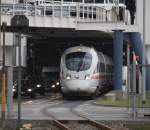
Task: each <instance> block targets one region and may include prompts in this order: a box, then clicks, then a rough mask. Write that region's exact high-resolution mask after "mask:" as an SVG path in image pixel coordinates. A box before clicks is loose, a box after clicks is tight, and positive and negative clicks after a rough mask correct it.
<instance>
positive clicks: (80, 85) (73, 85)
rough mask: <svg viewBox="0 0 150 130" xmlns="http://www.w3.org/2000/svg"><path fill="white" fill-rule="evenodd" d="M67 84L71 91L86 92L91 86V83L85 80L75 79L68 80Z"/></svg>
mask: <svg viewBox="0 0 150 130" xmlns="http://www.w3.org/2000/svg"><path fill="white" fill-rule="evenodd" d="M65 86H66V87H67V89H68V90H69V91H74V92H75V91H76V92H85V91H87V89H88V88H89V87H90V83H89V82H87V81H83V80H81V81H80V82H79V81H78V82H77V81H76V80H73V81H70V82H67V83H66V85H65Z"/></svg>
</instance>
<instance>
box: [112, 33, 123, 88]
mask: <svg viewBox="0 0 150 130" xmlns="http://www.w3.org/2000/svg"><path fill="white" fill-rule="evenodd" d="M113 51H114V52H113V53H114V58H113V61H114V90H122V66H123V32H122V31H118V30H116V31H114V50H113Z"/></svg>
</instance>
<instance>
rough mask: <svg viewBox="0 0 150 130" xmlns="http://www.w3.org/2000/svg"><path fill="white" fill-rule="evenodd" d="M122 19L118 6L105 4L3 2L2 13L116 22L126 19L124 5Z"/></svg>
mask: <svg viewBox="0 0 150 130" xmlns="http://www.w3.org/2000/svg"><path fill="white" fill-rule="evenodd" d="M122 9H123V11H122V19H118V14H117V13H116V7H115V6H113V7H112V8H111V9H106V8H104V7H103V6H98V5H96V4H95V5H92V4H88V3H85V4H83V3H79V2H75V3H73V4H57V3H51V4H48V5H47V4H43V5H32V4H21V3H20V4H19V3H14V4H2V5H1V11H2V14H5V15H7V14H10V15H22V14H24V15H27V16H51V17H74V18H76V19H77V20H84V21H85V20H87V21H100V22H115V21H117V20H118V21H124V20H125V19H124V18H125V16H124V14H125V13H124V12H125V8H124V7H122Z"/></svg>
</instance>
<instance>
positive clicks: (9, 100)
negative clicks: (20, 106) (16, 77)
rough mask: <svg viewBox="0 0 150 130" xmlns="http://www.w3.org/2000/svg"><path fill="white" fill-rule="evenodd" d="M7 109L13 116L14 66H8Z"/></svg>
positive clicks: (9, 114)
mask: <svg viewBox="0 0 150 130" xmlns="http://www.w3.org/2000/svg"><path fill="white" fill-rule="evenodd" d="M7 111H8V116H9V117H11V116H13V67H8V68H7Z"/></svg>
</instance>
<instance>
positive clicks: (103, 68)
mask: <svg viewBox="0 0 150 130" xmlns="http://www.w3.org/2000/svg"><path fill="white" fill-rule="evenodd" d="M100 68H101V72H102V73H104V72H105V64H104V63H100Z"/></svg>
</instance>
